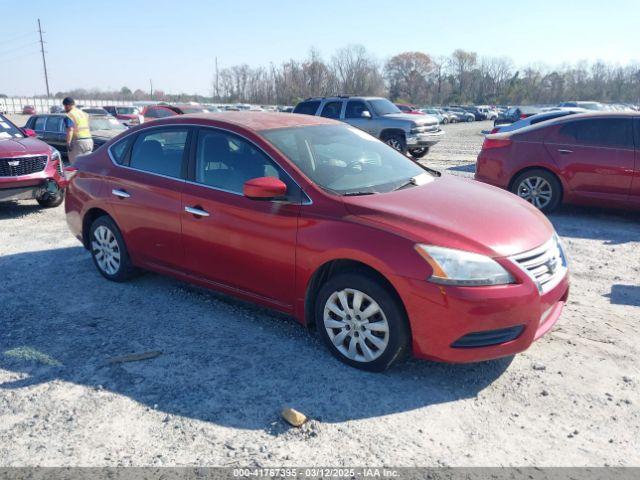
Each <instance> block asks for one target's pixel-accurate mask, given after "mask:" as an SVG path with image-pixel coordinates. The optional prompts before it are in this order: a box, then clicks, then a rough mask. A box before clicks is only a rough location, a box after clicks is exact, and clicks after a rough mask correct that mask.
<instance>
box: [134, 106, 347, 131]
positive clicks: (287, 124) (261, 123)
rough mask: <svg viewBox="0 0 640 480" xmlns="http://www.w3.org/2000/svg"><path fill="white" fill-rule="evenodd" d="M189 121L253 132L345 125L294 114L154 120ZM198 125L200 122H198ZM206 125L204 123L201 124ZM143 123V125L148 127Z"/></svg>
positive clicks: (209, 115) (198, 115) (163, 121)
mask: <svg viewBox="0 0 640 480" xmlns="http://www.w3.org/2000/svg"><path fill="white" fill-rule="evenodd" d="M189 120H200V121H203V120H204V121H206V120H213V121H215V122H216V123H226V124H231V125H236V126H238V127H243V128H245V129H247V130H253V131H255V132H258V131H262V130H272V129H276V128H291V127H306V126H312V125H345V124H344V123H342V122H339V121H336V120H331V119H330V118H324V117H318V116H315V115H303V114H296V113H282V112H249V111H244V112H242V111H241V112H221V113H190V114H188V115H178V116H173V117H167V118H163V119H161V120H154V121H153V123H154V124H156V125H159V124H164V125H168V124H173V123H177V124H184V123H189ZM198 123H200V122H198ZM203 123H206V122H203ZM148 124H149V123H145V124H143V125H148Z"/></svg>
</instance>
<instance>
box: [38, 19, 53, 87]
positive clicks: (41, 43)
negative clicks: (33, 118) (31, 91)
mask: <svg viewBox="0 0 640 480" xmlns="http://www.w3.org/2000/svg"><path fill="white" fill-rule="evenodd" d="M38 32H39V33H40V51H41V52H42V65H43V66H44V83H45V84H46V85H47V98H49V97H50V96H51V94H50V93H49V76H48V75H47V60H46V59H45V58H44V42H43V41H42V26H41V25H40V19H38Z"/></svg>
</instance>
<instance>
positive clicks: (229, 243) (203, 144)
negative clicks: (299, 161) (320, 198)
mask: <svg viewBox="0 0 640 480" xmlns="http://www.w3.org/2000/svg"><path fill="white" fill-rule="evenodd" d="M195 144H196V148H195V151H194V153H193V155H192V158H191V161H190V176H189V178H190V181H189V182H188V183H187V185H186V186H185V191H184V194H183V197H182V203H183V208H182V234H183V242H184V251H185V264H186V266H187V268H188V269H189V270H190V272H191V273H192V274H194V275H196V276H198V277H199V278H201V279H204V280H206V281H208V282H210V283H212V284H217V285H223V286H225V287H227V288H233V289H237V290H239V291H240V292H241V293H243V294H245V295H249V296H252V297H254V298H257V299H262V300H266V301H268V302H269V303H270V304H272V305H273V306H276V307H279V308H281V309H283V310H288V309H290V308H291V307H292V305H293V302H294V274H295V249H296V234H297V225H298V215H299V211H300V198H301V191H300V190H299V187H298V186H297V185H296V184H295V182H294V181H293V180H292V179H291V178H290V177H289V176H288V175H287V174H286V173H285V172H284V171H283V170H282V168H280V167H279V166H278V165H277V164H276V163H275V162H273V160H271V159H270V158H269V157H268V156H267V155H266V154H265V153H264V151H263V150H261V149H260V148H259V147H258V146H256V145H255V144H254V143H252V142H251V141H249V140H248V139H246V138H244V137H241V136H239V135H236V134H234V133H231V132H228V131H224V130H219V129H215V128H202V129H200V131H199V133H198V136H197V141H196V142H195ZM264 176H276V177H278V178H280V179H281V180H282V181H283V182H285V183H286V184H287V192H288V194H287V198H286V199H285V200H283V201H259V200H251V199H249V198H247V197H245V196H243V193H242V192H243V185H244V182H246V181H247V180H250V179H252V178H258V177H264Z"/></svg>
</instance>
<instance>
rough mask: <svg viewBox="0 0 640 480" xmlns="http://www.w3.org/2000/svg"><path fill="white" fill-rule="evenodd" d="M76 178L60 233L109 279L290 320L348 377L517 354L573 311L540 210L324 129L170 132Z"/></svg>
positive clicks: (119, 143) (204, 125)
mask: <svg viewBox="0 0 640 480" xmlns="http://www.w3.org/2000/svg"><path fill="white" fill-rule="evenodd" d="M74 167H75V168H77V170H75V174H74V176H73V178H72V180H71V181H70V186H69V188H68V194H67V200H66V202H65V206H66V211H67V221H68V224H69V227H70V229H71V231H72V232H73V233H74V234H75V235H76V237H77V238H78V239H79V240H80V241H81V242H82V243H83V244H84V246H85V247H86V248H87V249H88V250H89V251H90V252H91V254H92V256H93V260H94V263H95V265H96V267H97V269H98V271H99V272H100V273H101V274H102V275H103V276H104V277H106V278H107V279H109V280H114V281H124V280H126V279H128V278H129V277H130V276H131V275H133V274H134V273H135V271H136V270H137V269H147V270H153V271H156V272H160V273H163V274H167V275H171V276H174V277H176V278H179V279H181V280H184V281H187V282H193V283H195V284H198V285H201V286H204V287H208V288H212V289H215V290H219V291H222V292H226V293H229V294H231V295H235V296H238V297H240V298H242V299H245V300H249V301H252V302H256V303H258V304H261V305H264V306H267V307H271V308H273V309H276V310H279V311H282V312H285V313H288V314H290V315H293V316H294V317H295V318H296V319H297V320H298V321H299V322H300V323H302V324H305V325H307V326H315V327H316V329H317V330H318V331H319V332H320V335H321V336H322V338H323V339H324V341H325V342H326V344H327V346H328V348H329V349H330V350H331V352H332V353H333V354H334V355H336V356H337V357H338V358H339V359H340V360H342V361H344V362H345V363H347V364H349V365H352V366H356V367H359V368H363V369H368V370H374V371H379V370H383V369H385V368H386V367H388V366H389V365H391V364H392V363H393V362H394V361H396V360H398V359H400V358H402V357H403V356H404V354H405V353H408V352H412V353H413V355H415V356H416V357H419V358H430V359H437V360H444V361H451V362H474V361H479V360H486V359H492V358H497V357H502V356H505V355H511V354H514V353H516V352H520V351H522V350H524V349H526V348H527V347H528V346H529V345H530V344H531V343H532V342H533V341H534V340H536V339H537V338H539V337H540V336H541V335H543V334H544V333H546V332H547V331H548V330H549V329H550V328H551V327H552V326H553V324H554V323H555V322H556V320H557V319H558V317H559V315H560V312H561V311H562V309H563V306H564V304H565V302H566V300H567V295H568V291H569V279H568V271H567V264H566V260H565V257H564V253H563V250H562V246H561V244H560V242H559V240H558V237H557V236H556V234H555V232H554V229H553V227H552V225H551V223H550V222H549V221H548V220H547V219H546V218H545V217H544V216H543V215H542V214H541V213H540V212H538V211H537V210H536V209H535V208H534V207H532V206H531V205H530V204H528V203H527V202H525V201H523V200H520V199H517V198H514V197H513V196H512V195H510V194H508V193H504V192H501V191H500V190H498V189H495V188H492V187H488V186H485V185H482V184H480V183H478V182H474V181H472V180H468V179H462V178H455V177H452V176H448V177H447V176H444V177H441V176H439V174H437V173H436V172H434V171H432V170H429V169H426V168H424V167H421V166H420V165H418V164H416V163H415V162H413V161H411V160H410V159H408V158H406V157H405V156H404V155H402V154H400V153H398V152H397V151H395V150H394V149H392V148H390V147H388V146H387V145H385V144H384V143H382V142H380V141H379V140H377V139H376V138H374V137H372V136H370V135H368V134H366V133H364V132H362V131H361V130H358V129H356V128H353V127H351V126H349V125H346V124H344V123H340V122H337V121H334V120H330V119H326V118H323V117H315V116H309V115H295V114H294V115H289V114H287V115H284V114H278V113H260V112H251V113H244V112H227V113H224V114H200V115H186V116H182V115H180V116H174V117H171V118H167V119H163V120H158V121H155V122H153V123H151V124H145V125H142V126H139V127H135V128H133V129H131V130H129V131H128V132H126V133H124V134H122V135H120V136H118V137H116V138H115V139H114V140H112V141H111V142H109V143H108V144H107V145H106V146H105V147H103V148H101V149H99V150H97V151H96V152H94V153H93V154H90V155H87V156H83V157H81V158H80V159H78V161H77V163H76V164H74Z"/></svg>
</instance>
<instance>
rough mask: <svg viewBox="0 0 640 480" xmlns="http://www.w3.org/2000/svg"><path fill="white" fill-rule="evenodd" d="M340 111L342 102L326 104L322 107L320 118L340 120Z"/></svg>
mask: <svg viewBox="0 0 640 480" xmlns="http://www.w3.org/2000/svg"><path fill="white" fill-rule="evenodd" d="M340 110H342V102H327V103H325V104H324V107H322V113H321V114H320V115H321V116H322V117H326V118H340Z"/></svg>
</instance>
